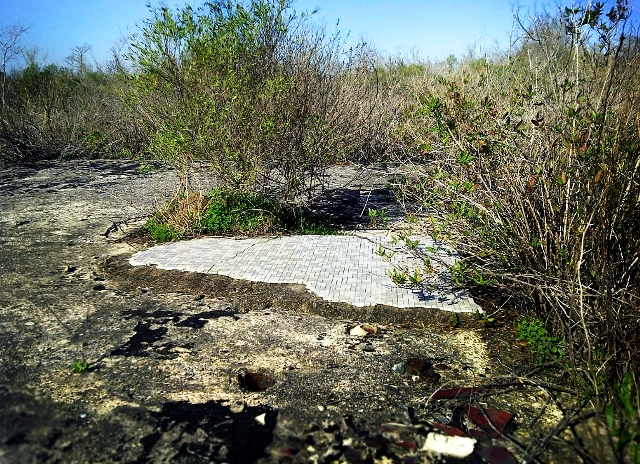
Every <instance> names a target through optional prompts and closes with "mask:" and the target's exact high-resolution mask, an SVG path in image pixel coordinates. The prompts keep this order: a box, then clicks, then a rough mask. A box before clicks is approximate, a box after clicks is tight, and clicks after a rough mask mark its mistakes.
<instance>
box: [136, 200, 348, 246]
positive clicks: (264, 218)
mask: <svg viewBox="0 0 640 464" xmlns="http://www.w3.org/2000/svg"><path fill="white" fill-rule="evenodd" d="M147 230H148V231H149V232H150V233H151V236H152V238H153V239H154V240H156V241H159V242H166V241H170V240H174V239H177V238H182V237H185V236H193V235H196V234H212V235H233V234H245V235H258V234H273V233H284V232H289V233H299V234H319V235H326V234H334V233H337V229H336V228H335V227H333V226H332V225H331V224H330V223H329V222H328V221H327V220H326V219H325V218H324V217H321V216H319V215H317V214H314V213H312V212H310V211H307V210H305V209H303V208H300V207H292V206H287V205H283V204H282V203H280V202H278V201H275V200H273V199H271V198H269V197H267V196H265V195H259V194H252V193H247V192H239V191H229V190H225V189H220V188H218V189H214V190H212V191H211V192H209V193H208V194H207V195H206V196H203V195H200V194H190V195H187V194H185V195H184V196H182V197H178V198H176V199H174V200H173V201H170V202H168V203H167V204H166V205H165V207H163V208H160V209H159V210H158V211H157V212H156V214H155V215H154V216H153V217H152V218H150V219H149V221H148V222H147Z"/></svg>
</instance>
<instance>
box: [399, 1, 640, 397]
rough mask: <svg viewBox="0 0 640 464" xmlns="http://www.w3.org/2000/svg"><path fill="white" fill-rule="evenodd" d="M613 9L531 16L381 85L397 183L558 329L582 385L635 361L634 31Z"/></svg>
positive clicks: (615, 374) (505, 290)
mask: <svg viewBox="0 0 640 464" xmlns="http://www.w3.org/2000/svg"><path fill="white" fill-rule="evenodd" d="M629 13H630V10H629V9H628V4H627V3H626V2H624V1H620V2H616V3H615V4H614V5H613V6H611V7H610V8H607V9H605V7H604V4H600V3H595V4H588V5H585V6H578V7H575V8H569V9H562V10H561V11H559V12H558V13H557V14H556V15H551V14H545V15H541V16H539V17H537V18H533V19H532V20H531V21H529V22H528V23H527V24H524V26H523V27H525V29H524V31H523V37H522V39H521V42H520V45H519V46H518V48H516V49H513V50H511V52H510V53H509V54H507V55H497V56H495V57H489V56H487V57H483V58H480V59H476V58H474V57H473V56H470V57H468V58H467V59H466V60H465V61H463V62H462V63H460V64H458V65H457V66H455V67H450V66H446V67H442V68H440V69H439V70H431V71H429V70H427V71H426V72H425V74H424V76H423V77H422V79H420V80H419V81H416V83H415V86H414V87H413V93H412V94H410V93H405V94H403V95H402V96H398V97H397V98H398V100H399V102H401V103H402V105H403V106H402V108H403V109H402V112H401V120H400V121H399V122H398V126H397V127H396V134H397V136H398V137H402V140H405V141H406V140H410V139H411V138H412V140H413V142H412V147H413V151H412V152H411V153H410V155H409V156H407V157H405V158H404V162H405V164H406V166H407V168H408V169H407V176H406V178H405V180H404V181H403V182H401V183H399V184H398V185H397V188H398V189H399V190H401V192H402V193H403V194H404V195H405V198H409V199H412V200H415V201H418V202H420V203H423V204H424V205H425V206H428V207H430V208H435V209H437V210H438V211H439V212H441V214H440V217H441V222H440V225H438V227H436V226H435V221H434V223H433V224H434V227H433V232H434V233H437V234H438V236H439V237H440V238H446V237H447V236H449V237H450V238H451V240H452V241H453V242H454V246H455V247H456V248H457V249H458V250H459V251H460V252H462V253H463V255H464V259H465V262H467V263H469V265H473V267H474V269H476V270H477V271H478V272H479V273H481V275H483V276H485V277H483V279H482V280H483V281H487V282H490V283H491V285H492V286H493V287H496V289H497V290H498V291H499V292H502V294H503V295H504V297H505V301H506V300H507V299H509V300H510V303H509V304H511V305H516V306H519V307H520V309H521V311H522V314H528V315H529V316H531V315H532V314H531V313H532V312H533V313H534V314H533V316H534V317H535V318H538V319H540V320H545V321H548V324H549V329H550V331H551V332H552V333H557V334H561V335H562V337H563V339H564V340H565V342H566V344H565V350H566V351H567V353H568V354H570V356H568V358H569V359H571V360H572V362H574V363H578V364H580V367H581V368H580V369H575V370H573V371H572V372H573V373H574V374H575V375H576V377H575V378H574V379H573V381H574V382H575V385H584V384H585V382H586V383H587V384H591V385H592V388H594V389H595V390H596V391H601V390H602V388H603V387H604V385H603V384H602V381H601V380H598V379H602V378H603V377H602V373H603V372H606V373H607V375H606V376H605V377H607V376H610V377H608V378H610V379H618V380H621V379H622V376H623V375H624V373H625V372H626V370H627V369H628V367H632V368H633V369H638V368H640V352H639V351H638V350H637V349H636V347H637V345H638V343H639V342H640V327H639V325H638V323H637V301H638V300H639V299H640V266H638V263H639V262H640V239H639V236H638V234H637V230H638V229H639V228H640V208H639V207H638V201H637V199H638V198H639V197H640V161H639V160H640V157H639V155H638V153H639V148H640V132H639V131H638V120H639V118H640V112H639V110H638V109H639V108H640V105H639V104H638V101H639V99H640V85H638V84H640V81H639V76H640V73H638V71H640V40H639V38H638V37H637V35H634V33H635V30H634V29H633V27H632V26H630V23H629V22H628V19H629ZM514 297H515V298H514ZM596 347H598V348H599V349H601V350H603V352H604V353H605V354H603V355H599V356H596ZM596 372H597V373H598V374H597V375H596ZM595 383H599V384H598V386H596V385H595Z"/></svg>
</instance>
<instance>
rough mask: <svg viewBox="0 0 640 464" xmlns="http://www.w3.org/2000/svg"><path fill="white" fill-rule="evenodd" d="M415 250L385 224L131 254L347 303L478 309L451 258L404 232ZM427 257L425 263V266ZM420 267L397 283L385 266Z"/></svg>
mask: <svg viewBox="0 0 640 464" xmlns="http://www.w3.org/2000/svg"><path fill="white" fill-rule="evenodd" d="M410 239H411V240H412V241H416V240H417V241H418V244H417V246H416V247H415V250H409V249H408V247H407V245H406V242H405V241H403V240H401V239H398V237H397V236H394V235H393V234H392V233H391V232H390V231H362V232H354V233H351V234H345V235H294V236H280V237H260V238H246V239H237V238H221V237H206V238H198V239H194V240H188V241H181V242H175V243H171V244H168V245H159V246H155V247H152V248H149V249H147V250H144V251H141V252H138V253H136V254H134V255H133V256H132V257H131V259H130V263H131V264H132V265H134V266H141V265H157V266H158V267H159V268H161V269H166V270H174V269H175V270H182V271H190V272H200V273H208V274H222V275H225V276H228V277H231V278H234V279H244V280H251V281H257V282H268V283H297V284H304V285H305V286H306V287H307V288H308V290H309V291H310V292H312V293H315V294H316V295H318V296H320V297H321V298H323V299H325V300H327V301H333V302H344V303H349V304H352V305H354V306H359V307H363V306H375V305H377V304H381V305H387V306H394V307H398V308H409V307H424V308H438V309H442V310H444V311H455V312H475V311H480V312H482V309H481V308H480V306H479V305H478V304H476V303H475V302H474V301H473V298H471V297H470V296H469V294H468V292H467V290H465V289H459V288H454V287H453V285H452V282H451V279H450V278H449V271H448V266H450V265H452V264H453V263H454V262H455V261H456V259H457V257H456V254H455V252H454V251H453V250H451V249H450V248H448V247H446V246H444V245H442V244H440V243H436V242H434V241H433V240H432V239H431V238H430V237H427V236H411V237H410ZM427 257H428V258H429V260H430V264H431V266H430V267H428V266H426V265H425V263H424V260H425V259H426V258H427ZM394 269H395V270H397V271H398V272H399V273H404V274H406V275H415V273H416V272H419V273H420V274H421V275H422V280H421V282H420V283H419V284H415V283H414V284H411V283H406V284H403V285H397V284H395V283H394V282H393V280H392V279H391V277H390V275H389V272H391V271H393V270H394Z"/></svg>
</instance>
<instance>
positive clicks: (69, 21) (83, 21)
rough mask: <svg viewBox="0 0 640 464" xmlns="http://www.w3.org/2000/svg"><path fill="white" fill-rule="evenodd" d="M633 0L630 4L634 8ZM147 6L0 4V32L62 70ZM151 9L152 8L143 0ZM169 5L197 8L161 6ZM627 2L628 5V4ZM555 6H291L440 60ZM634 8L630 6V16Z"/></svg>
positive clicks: (505, 0)
mask: <svg viewBox="0 0 640 464" xmlns="http://www.w3.org/2000/svg"><path fill="white" fill-rule="evenodd" d="M637 1H638V0H634V2H637ZM147 3H149V1H148V0H0V25H13V24H21V25H26V26H29V27H30V29H29V31H28V32H27V34H25V36H24V39H23V44H24V45H25V46H26V47H33V46H37V48H38V49H39V50H40V58H41V59H43V57H44V56H45V55H46V62H53V63H57V64H64V63H65V58H66V57H67V56H68V55H69V54H70V51H71V49H72V47H74V46H79V45H83V44H88V45H90V46H91V47H92V50H91V55H92V57H93V59H94V60H95V61H97V62H100V63H102V62H104V61H105V60H106V59H108V57H109V51H110V49H111V48H112V46H113V45H114V44H115V43H116V42H117V41H118V40H119V39H121V38H122V37H124V36H126V35H127V34H129V33H131V32H132V31H135V30H136V24H139V23H140V22H141V21H142V20H143V19H144V18H146V17H148V16H149V10H148V8H147V7H146V4H147ZM151 3H152V4H154V5H158V4H159V3H160V2H159V1H156V0H151ZM165 3H166V4H167V5H169V6H172V7H175V6H181V5H184V4H186V3H191V4H194V5H199V4H200V3H201V2H199V1H189V2H186V1H177V0H166V1H165ZM632 3H633V2H632ZM554 4H555V2H553V3H552V2H549V1H543V2H541V1H527V0H486V1H471V0H297V1H296V2H295V3H294V8H295V9H296V10H314V9H316V8H318V9H319V12H318V14H317V15H316V18H318V19H319V20H322V21H324V22H325V23H326V26H327V28H328V29H329V30H333V28H334V26H335V24H336V22H337V21H338V20H339V21H340V24H339V28H340V30H342V31H344V32H347V31H350V33H351V37H352V38H354V39H358V38H364V39H365V40H367V41H368V42H370V43H372V44H374V45H376V46H377V47H378V48H379V49H381V50H383V51H386V52H388V53H391V54H397V53H400V54H403V55H405V56H411V55H412V54H413V53H414V52H417V53H418V55H419V56H421V57H428V58H431V59H444V58H446V57H447V56H449V55H450V54H454V55H457V56H462V55H464V54H465V53H466V52H467V50H468V49H469V48H474V49H475V50H476V52H482V51H483V50H491V49H492V48H494V47H495V45H496V43H497V44H499V45H500V46H501V47H503V48H504V47H507V46H508V44H509V34H510V32H511V30H512V26H513V11H514V10H515V9H520V12H521V14H524V15H527V14H533V13H534V12H536V11H541V10H543V9H545V7H546V8H553V6H550V5H554ZM637 9H638V8H637V7H636V10H637Z"/></svg>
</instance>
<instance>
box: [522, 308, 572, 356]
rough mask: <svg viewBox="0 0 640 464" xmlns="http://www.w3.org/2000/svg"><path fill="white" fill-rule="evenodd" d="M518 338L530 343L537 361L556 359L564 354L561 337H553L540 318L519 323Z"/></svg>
mask: <svg viewBox="0 0 640 464" xmlns="http://www.w3.org/2000/svg"><path fill="white" fill-rule="evenodd" d="M518 340H521V341H525V342H527V343H529V346H530V347H531V352H532V353H533V356H534V357H535V360H536V363H538V364H543V363H545V362H548V361H556V360H558V359H561V358H562V357H563V356H564V351H563V349H562V346H563V342H562V339H561V338H558V337H552V336H551V335H549V333H548V332H547V329H545V327H544V324H543V323H542V321H541V320H540V319H534V320H533V321H527V320H525V319H523V320H521V321H520V322H519V323H518Z"/></svg>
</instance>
